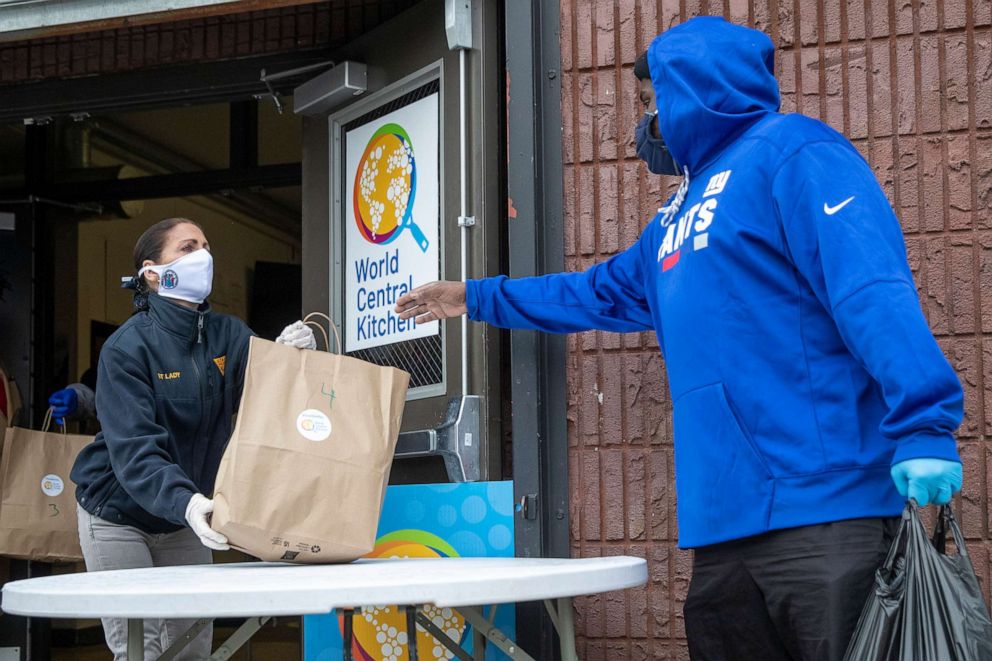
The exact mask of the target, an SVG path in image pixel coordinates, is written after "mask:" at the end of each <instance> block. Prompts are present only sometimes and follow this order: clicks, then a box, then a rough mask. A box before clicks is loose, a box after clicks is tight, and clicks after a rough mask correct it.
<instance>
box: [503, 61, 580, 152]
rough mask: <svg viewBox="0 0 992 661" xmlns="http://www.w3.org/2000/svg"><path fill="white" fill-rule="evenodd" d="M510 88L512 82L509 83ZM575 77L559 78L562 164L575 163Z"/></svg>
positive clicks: (564, 75)
mask: <svg viewBox="0 0 992 661" xmlns="http://www.w3.org/2000/svg"><path fill="white" fill-rule="evenodd" d="M510 84H511V86H512V81H511V83H510ZM574 84H575V76H574V75H573V74H571V73H567V72H566V73H563V74H562V76H561V116H562V124H561V157H562V162H563V163H574V162H575V133H576V129H575V123H574V120H575V108H574V106H573V98H572V94H573V86H574Z"/></svg>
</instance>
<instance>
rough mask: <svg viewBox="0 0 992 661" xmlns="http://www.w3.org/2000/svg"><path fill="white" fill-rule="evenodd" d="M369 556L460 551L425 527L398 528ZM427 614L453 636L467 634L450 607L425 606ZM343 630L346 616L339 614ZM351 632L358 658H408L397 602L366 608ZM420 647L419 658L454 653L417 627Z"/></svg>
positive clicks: (434, 659)
mask: <svg viewBox="0 0 992 661" xmlns="http://www.w3.org/2000/svg"><path fill="white" fill-rule="evenodd" d="M366 557H369V558H457V557H458V552H457V551H455V549H454V548H452V546H451V545H450V544H448V542H446V541H444V540H443V539H441V538H440V537H438V536H437V535H433V534H431V533H429V532H427V531H424V530H397V531H395V532H391V533H389V534H388V535H383V536H382V537H380V538H379V539H378V540H376V545H375V550H373V551H372V552H371V553H369V554H368V556H366ZM423 612H424V615H426V616H427V617H428V618H430V620H431V621H432V622H434V624H435V625H436V626H437V627H438V628H439V629H441V630H442V631H444V632H445V633H446V634H448V637H450V638H452V639H453V640H456V641H460V640H461V638H462V636H463V635H464V634H465V619H464V618H463V617H462V616H461V613H459V612H458V611H454V610H451V609H450V608H436V607H434V606H426V607H425V608H424V611H423ZM338 626H339V627H340V629H341V631H342V632H343V631H344V619H343V618H342V617H339V618H338ZM352 632H353V635H354V644H353V645H352V649H351V651H352V657H353V658H354V659H356V660H357V661H409V658H410V654H409V644H408V640H407V631H406V616H405V614H404V613H403V612H402V611H400V610H399V609H398V608H397V607H396V606H378V607H374V608H365V609H363V610H362V612H361V613H356V614H355V619H354V623H353V628H352ZM417 651H418V652H419V655H418V656H419V658H420V659H427V660H429V661H448V660H449V659H452V658H453V657H454V655H453V654H452V653H451V652H450V651H449V650H448V649H446V648H445V647H443V646H442V645H440V644H439V643H438V642H437V641H436V640H435V639H434V637H433V636H431V635H430V634H428V633H427V632H426V631H424V630H423V629H421V628H419V627H418V628H417Z"/></svg>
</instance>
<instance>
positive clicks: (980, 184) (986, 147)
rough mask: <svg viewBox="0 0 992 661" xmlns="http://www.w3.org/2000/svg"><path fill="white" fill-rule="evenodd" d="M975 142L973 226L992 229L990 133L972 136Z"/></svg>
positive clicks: (991, 143)
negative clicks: (975, 200)
mask: <svg viewBox="0 0 992 661" xmlns="http://www.w3.org/2000/svg"><path fill="white" fill-rule="evenodd" d="M973 139H974V140H975V143H976V148H975V154H976V160H975V164H974V165H975V167H974V179H973V180H972V181H973V184H972V185H973V186H974V189H975V190H976V191H977V196H976V197H977V198H978V203H977V204H976V206H975V227H977V228H979V229H992V134H988V135H979V136H974V137H973Z"/></svg>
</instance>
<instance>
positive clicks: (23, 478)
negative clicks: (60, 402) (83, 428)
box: [0, 410, 93, 562]
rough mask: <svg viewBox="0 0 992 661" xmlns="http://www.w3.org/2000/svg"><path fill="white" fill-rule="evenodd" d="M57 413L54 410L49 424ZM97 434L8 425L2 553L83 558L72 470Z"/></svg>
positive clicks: (2, 466) (0, 472) (0, 500)
mask: <svg viewBox="0 0 992 661" xmlns="http://www.w3.org/2000/svg"><path fill="white" fill-rule="evenodd" d="M51 415H52V412H51V411H50V410H49V412H48V415H47V416H46V417H45V425H44V429H46V430H47V429H48V426H49V423H50V421H51ZM63 429H64V427H63ZM92 440H93V437H92V436H80V435H77V434H66V433H64V431H63V432H62V433H58V432H49V431H34V430H32V429H21V428H20V427H10V428H8V429H7V430H6V434H5V436H4V442H3V459H2V461H0V485H2V486H0V555H5V556H10V557H14V558H22V559H26V560H43V561H47V562H60V561H65V562H78V561H81V560H82V559H83V552H82V550H81V549H80V548H79V532H78V530H77V526H76V497H75V489H74V488H73V485H72V482H70V481H69V472H70V471H71V470H72V465H73V464H74V463H75V462H76V456H77V455H78V454H79V452H80V450H82V449H83V448H84V447H85V446H86V444H87V443H89V442H90V441H92Z"/></svg>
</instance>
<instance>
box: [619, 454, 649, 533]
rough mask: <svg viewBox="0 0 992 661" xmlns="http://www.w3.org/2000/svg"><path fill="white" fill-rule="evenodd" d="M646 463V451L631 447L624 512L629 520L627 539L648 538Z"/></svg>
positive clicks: (626, 468) (625, 481)
mask: <svg viewBox="0 0 992 661" xmlns="http://www.w3.org/2000/svg"><path fill="white" fill-rule="evenodd" d="M646 463H647V461H646V457H645V453H644V451H642V450H634V449H631V450H630V451H629V452H628V454H627V456H626V467H625V475H624V478H625V479H624V513H625V515H626V516H625V518H626V520H627V534H626V539H628V540H630V541H644V539H645V538H646V534H645V513H644V501H645V498H646V493H645V487H646V484H647V477H646V472H647V467H646Z"/></svg>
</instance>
